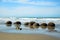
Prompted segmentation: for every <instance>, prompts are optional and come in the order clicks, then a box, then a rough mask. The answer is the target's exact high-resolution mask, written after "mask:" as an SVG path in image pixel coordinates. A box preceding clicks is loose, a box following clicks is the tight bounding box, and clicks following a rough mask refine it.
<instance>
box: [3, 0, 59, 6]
mask: <svg viewBox="0 0 60 40" xmlns="http://www.w3.org/2000/svg"><path fill="white" fill-rule="evenodd" d="M3 2H13V3H22V4H31V5H40V6H56V5H58V4H59V3H57V2H51V1H44V0H40V1H39V0H3Z"/></svg>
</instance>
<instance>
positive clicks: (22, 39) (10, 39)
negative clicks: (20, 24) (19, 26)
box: [0, 32, 60, 40]
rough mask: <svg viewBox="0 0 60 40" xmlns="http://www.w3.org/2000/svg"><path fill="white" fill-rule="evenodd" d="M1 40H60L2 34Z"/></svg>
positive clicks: (49, 37) (32, 35)
mask: <svg viewBox="0 0 60 40" xmlns="http://www.w3.org/2000/svg"><path fill="white" fill-rule="evenodd" d="M0 40H60V39H59V38H54V37H51V36H47V35H43V34H13V33H2V32H0Z"/></svg>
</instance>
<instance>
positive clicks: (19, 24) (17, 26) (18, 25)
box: [14, 21, 22, 30]
mask: <svg viewBox="0 0 60 40" xmlns="http://www.w3.org/2000/svg"><path fill="white" fill-rule="evenodd" d="M14 25H15V26H16V29H17V30H22V28H20V26H21V22H20V21H17V22H15V23H14Z"/></svg>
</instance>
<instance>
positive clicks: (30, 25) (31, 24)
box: [29, 21, 35, 29]
mask: <svg viewBox="0 0 60 40" xmlns="http://www.w3.org/2000/svg"><path fill="white" fill-rule="evenodd" d="M34 23H35V22H34V21H31V22H29V27H30V28H31V29H34V28H33V24H34Z"/></svg>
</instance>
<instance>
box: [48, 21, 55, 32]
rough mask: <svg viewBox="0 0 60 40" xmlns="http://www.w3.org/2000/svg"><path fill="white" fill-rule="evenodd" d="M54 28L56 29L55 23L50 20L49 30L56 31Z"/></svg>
mask: <svg viewBox="0 0 60 40" xmlns="http://www.w3.org/2000/svg"><path fill="white" fill-rule="evenodd" d="M54 29H55V23H53V22H49V23H48V30H49V31H54Z"/></svg>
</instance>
